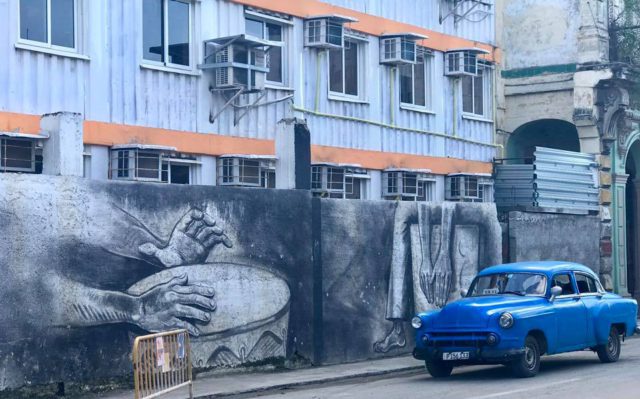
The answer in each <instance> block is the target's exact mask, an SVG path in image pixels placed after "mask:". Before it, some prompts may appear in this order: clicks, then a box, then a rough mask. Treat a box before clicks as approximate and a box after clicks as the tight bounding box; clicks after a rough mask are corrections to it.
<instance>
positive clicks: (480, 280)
mask: <svg viewBox="0 0 640 399" xmlns="http://www.w3.org/2000/svg"><path fill="white" fill-rule="evenodd" d="M516 280H518V281H523V282H524V283H522V284H515V286H517V287H518V288H522V290H521V291H520V290H516V291H513V292H512V291H507V290H505V287H504V286H501V283H502V284H503V285H505V284H506V286H507V288H509V287H508V285H509V284H510V283H509V281H516ZM505 282H506V283H505ZM526 284H531V285H532V286H533V288H530V291H529V292H527V291H526V290H525V289H524V287H525V286H526ZM536 284H537V285H536ZM480 286H482V287H487V288H483V289H482V290H480ZM554 286H558V287H559V289H558V288H556V293H559V292H560V290H562V292H561V293H560V294H559V295H557V296H555V297H553V298H552V293H551V291H552V290H551V289H552V287H554ZM637 312H638V305H637V302H636V301H635V300H633V299H627V298H622V297H621V296H619V295H616V294H612V293H607V292H605V291H604V289H603V288H602V285H601V284H600V282H599V280H598V276H597V275H596V274H595V273H594V272H593V271H592V270H591V269H589V268H588V267H586V266H583V265H579V264H576V263H569V262H522V263H512V264H504V265H499V266H492V267H488V268H486V269H484V270H482V271H481V272H480V273H478V275H477V276H476V278H475V279H474V280H473V282H472V284H471V288H470V291H469V293H468V294H467V296H466V297H464V298H461V299H459V300H457V301H455V302H452V303H449V304H447V305H446V306H444V307H443V308H442V309H441V310H433V311H428V312H424V313H420V314H419V315H418V316H417V318H418V319H419V320H416V318H414V321H415V323H414V328H415V327H416V326H417V325H418V324H419V327H418V328H416V329H415V330H416V331H415V342H416V347H415V349H414V357H415V358H417V359H421V360H426V361H427V363H429V362H432V363H438V364H440V363H442V364H444V367H445V369H446V368H447V367H448V368H449V372H450V367H451V366H458V365H464V364H483V363H489V364H492V363H510V362H511V363H515V362H518V361H520V360H521V359H522V358H523V356H525V353H526V352H527V346H526V345H525V340H526V339H527V337H529V336H531V337H534V338H535V339H536V342H537V344H538V346H539V355H542V354H549V355H550V354H556V353H563V352H570V351H575V350H583V349H588V348H591V349H594V350H596V349H597V348H605V347H606V346H607V344H610V335H611V334H612V333H611V331H612V328H615V329H616V331H617V333H618V334H619V335H621V336H631V335H633V334H634V333H635V332H636V321H637V319H636V317H637ZM503 315H505V316H504V320H503V322H504V325H509V323H511V325H510V326H509V327H505V326H501V325H500V322H501V321H500V319H501V317H503ZM509 315H510V316H509ZM613 335H614V337H615V334H613ZM490 337H491V338H490ZM614 340H615V339H614ZM451 354H455V355H453V358H451V356H452V355H451ZM599 355H600V353H599ZM618 355H619V347H618ZM447 356H448V357H450V359H443V357H447ZM601 359H602V358H601ZM445 360H450V361H448V362H447V361H445ZM616 360H617V358H616ZM614 361H615V360H614ZM427 366H428V368H429V364H428V365H427ZM429 370H430V371H431V369H429ZM536 373H537V369H536ZM432 374H433V373H432Z"/></svg>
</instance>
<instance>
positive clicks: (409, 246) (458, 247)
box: [373, 202, 501, 353]
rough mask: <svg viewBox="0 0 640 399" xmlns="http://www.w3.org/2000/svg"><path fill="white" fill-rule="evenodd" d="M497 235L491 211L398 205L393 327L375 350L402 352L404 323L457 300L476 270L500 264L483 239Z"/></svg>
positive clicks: (389, 312)
mask: <svg viewBox="0 0 640 399" xmlns="http://www.w3.org/2000/svg"><path fill="white" fill-rule="evenodd" d="M472 211H473V209H472ZM499 234H500V226H499V225H498V222H497V217H496V213H495V208H490V207H485V208H484V209H477V212H475V213H474V212H469V210H467V209H465V208H464V207H462V206H460V205H459V204H456V203H449V202H445V203H443V204H439V205H435V204H416V203H398V205H397V208H396V211H395V219H394V232H393V249H392V251H393V252H392V258H391V271H390V276H389V294H388V298H387V309H386V319H387V320H389V321H391V322H392V323H393V326H392V327H391V329H390V330H389V332H388V333H387V335H386V336H385V337H384V338H383V339H381V340H379V341H377V342H376V343H375V344H374V348H373V349H374V351H376V352H379V353H386V352H388V351H390V350H392V349H394V348H402V347H404V346H405V345H406V334H405V331H404V326H403V323H404V322H407V321H409V320H410V319H411V317H413V315H415V314H416V313H417V312H420V311H424V310H426V309H429V308H441V307H443V306H444V305H446V304H447V302H449V301H450V300H452V299H454V298H456V297H457V295H458V294H457V291H458V290H459V289H460V288H466V286H468V284H469V283H470V278H472V277H473V276H474V275H475V274H476V273H477V271H478V270H479V268H480V267H487V266H490V265H493V264H498V263H501V248H500V246H499V245H496V242H495V241H494V240H487V237H495V236H496V235H497V236H499Z"/></svg>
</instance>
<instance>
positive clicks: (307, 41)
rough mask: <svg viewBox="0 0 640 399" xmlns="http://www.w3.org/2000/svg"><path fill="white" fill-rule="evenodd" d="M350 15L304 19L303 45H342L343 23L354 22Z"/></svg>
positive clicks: (319, 46)
mask: <svg viewBox="0 0 640 399" xmlns="http://www.w3.org/2000/svg"><path fill="white" fill-rule="evenodd" d="M356 21H357V20H356V19H354V18H350V17H343V16H339V15H324V16H317V17H312V18H310V19H307V20H305V21H304V45H305V46H306V47H315V48H342V47H344V24H345V23H348V22H356Z"/></svg>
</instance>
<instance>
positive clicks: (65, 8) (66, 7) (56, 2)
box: [20, 0, 77, 49]
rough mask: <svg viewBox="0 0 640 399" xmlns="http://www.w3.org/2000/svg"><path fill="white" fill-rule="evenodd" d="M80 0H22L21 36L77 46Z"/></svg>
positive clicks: (52, 44) (51, 44)
mask: <svg viewBox="0 0 640 399" xmlns="http://www.w3.org/2000/svg"><path fill="white" fill-rule="evenodd" d="M76 13H77V11H76V0H20V39H22V40H27V41H31V42H38V43H39V44H40V45H46V46H48V47H63V48H65V49H75V48H76Z"/></svg>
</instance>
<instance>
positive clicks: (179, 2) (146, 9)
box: [142, 0, 192, 68]
mask: <svg viewBox="0 0 640 399" xmlns="http://www.w3.org/2000/svg"><path fill="white" fill-rule="evenodd" d="M191 7H192V5H191V1H187V0H144V3H143V17H142V18H143V20H142V25H143V38H142V42H143V58H144V59H145V60H147V61H152V62H157V63H161V64H164V65H167V66H174V67H181V68H185V67H189V66H190V65H191Z"/></svg>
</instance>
